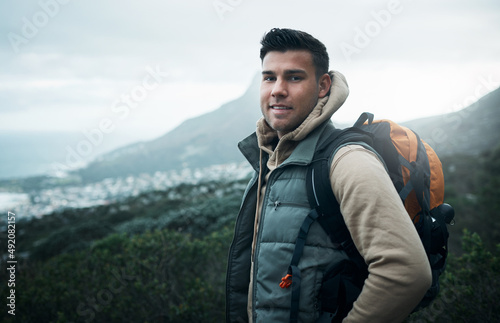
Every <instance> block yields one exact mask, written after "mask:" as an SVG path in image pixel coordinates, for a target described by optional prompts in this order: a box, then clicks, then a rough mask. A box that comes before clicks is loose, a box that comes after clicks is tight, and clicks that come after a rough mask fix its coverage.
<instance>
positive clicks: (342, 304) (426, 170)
mask: <svg viewBox="0 0 500 323" xmlns="http://www.w3.org/2000/svg"><path fill="white" fill-rule="evenodd" d="M353 143H354V144H360V145H363V146H365V147H367V148H368V149H370V150H371V151H373V152H375V153H376V154H377V155H378V156H379V157H380V159H381V160H382V161H383V162H384V163H385V167H386V170H387V172H388V174H389V177H390V178H391V180H392V182H393V184H394V186H395V188H396V190H397V191H398V193H399V196H400V197H401V200H402V203H404V206H405V209H406V211H407V212H408V215H409V216H410V218H411V219H412V221H413V223H414V225H415V229H416V230H417V232H418V234H419V236H420V238H421V240H422V244H423V246H424V249H425V251H426V253H427V256H428V259H429V264H430V267H431V270H432V286H431V288H430V289H429V290H428V291H427V293H426V295H425V296H424V298H423V299H422V301H421V302H420V304H419V305H418V306H417V308H416V309H415V310H418V309H420V308H422V307H425V306H428V305H429V304H430V303H431V302H432V300H433V299H434V298H435V297H436V296H437V294H438V292H439V276H440V275H441V273H442V272H443V271H444V269H445V266H446V258H447V255H448V236H449V234H448V229H447V227H446V224H450V223H451V222H452V221H453V218H454V210H453V208H452V207H451V206H450V205H448V204H445V203H443V200H444V176H443V170H442V165H441V162H440V160H439V158H438V157H437V155H436V153H435V152H434V150H433V149H432V148H431V147H430V146H429V145H428V144H427V143H425V142H424V141H423V140H421V139H420V138H419V136H418V135H417V134H416V133H415V132H413V131H412V130H410V129H408V128H406V127H404V126H401V125H398V124H397V123H395V122H392V121H390V120H377V121H373V115H372V114H370V113H363V114H362V115H361V116H360V117H359V119H358V121H357V122H356V123H355V124H354V126H353V127H351V128H347V129H343V130H340V129H335V128H334V127H333V126H327V127H326V128H325V134H324V135H323V137H322V139H320V142H319V143H318V147H317V148H316V151H315V155H314V157H313V162H312V164H311V165H310V166H309V168H308V173H307V177H306V186H307V192H308V200H309V204H310V206H311V211H310V213H309V215H308V216H307V217H306V219H305V220H304V223H303V224H302V226H301V228H300V230H299V233H298V235H297V240H296V243H295V249H294V253H293V256H292V260H291V263H290V266H289V268H288V272H287V274H286V275H285V276H284V277H283V278H282V281H281V283H280V286H281V287H282V288H288V287H290V286H293V288H292V297H291V302H292V305H291V313H290V322H296V321H297V315H298V304H299V299H300V280H301V279H300V277H301V275H300V270H299V268H298V263H299V260H300V257H301V255H302V251H303V247H304V245H305V240H306V238H307V234H308V232H309V228H310V225H311V224H312V223H313V222H314V221H318V223H319V224H320V225H321V226H322V228H323V229H324V230H325V232H326V233H327V234H328V236H329V237H330V239H331V240H332V242H334V243H335V244H338V245H340V246H341V248H342V249H343V250H344V251H345V252H346V254H347V255H349V258H350V260H349V261H348V262H346V263H343V264H341V266H340V268H332V269H331V270H329V271H328V272H327V273H325V277H324V280H323V283H322V287H321V295H320V298H321V304H322V310H323V317H322V319H323V320H325V322H326V321H328V322H337V321H338V322H340V321H341V320H342V318H343V317H345V316H346V315H347V313H348V312H349V310H350V309H351V308H352V304H353V302H354V301H355V300H356V299H357V297H358V295H359V293H360V292H361V289H362V287H363V283H364V280H365V279H366V277H367V275H368V271H367V265H366V263H365V262H364V259H363V258H362V257H361V255H360V254H359V252H358V251H357V249H356V247H355V246H354V243H353V242H352V238H351V235H350V233H349V230H348V229H347V227H346V225H345V222H344V219H343V217H342V214H341V213H340V206H339V204H338V202H337V200H336V198H335V196H334V194H333V192H332V189H331V185H330V176H329V172H330V164H329V162H330V161H331V156H333V155H334V154H335V153H336V152H337V150H338V149H340V148H341V147H342V146H345V145H348V144H353Z"/></svg>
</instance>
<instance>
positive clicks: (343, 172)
mask: <svg viewBox="0 0 500 323" xmlns="http://www.w3.org/2000/svg"><path fill="white" fill-rule="evenodd" d="M330 180H331V184H332V189H333V192H334V194H335V197H336V198H337V200H338V202H339V204H340V209H341V212H342V215H343V216H344V219H345V222H346V225H347V228H348V229H349V231H350V233H351V236H352V239H353V241H354V244H355V245H356V247H357V249H358V250H359V252H360V254H361V255H362V256H363V258H364V260H365V262H366V263H367V264H368V278H367V279H366V281H365V284H364V286H363V289H362V291H361V294H360V295H359V297H358V299H357V300H356V302H355V303H354V305H353V308H352V310H351V311H350V312H349V314H348V315H347V317H346V318H345V319H344V322H371V323H376V322H384V323H388V322H401V321H403V320H404V319H405V318H406V317H407V316H408V315H409V314H410V313H411V311H412V310H413V309H414V308H415V306H416V305H417V304H418V303H419V301H420V300H421V299H422V297H423V296H424V294H425V292H426V291H427V289H428V288H429V287H430V285H431V280H432V277H431V271H430V266H429V263H428V260H427V256H426V254H425V251H424V249H423V246H422V243H421V241H420V238H419V236H418V234H417V232H416V230H415V228H414V226H413V223H412V222H411V220H410V218H409V216H408V214H407V213H406V210H405V209H404V207H403V204H402V203H401V200H400V198H399V195H398V194H397V192H396V189H395V188H394V186H393V184H392V182H391V180H390V178H389V176H388V174H387V172H386V171H385V168H384V166H383V165H382V163H381V162H380V160H379V159H378V158H377V156H376V155H375V154H374V153H373V152H371V151H369V150H367V149H365V148H363V147H362V146H358V145H349V146H345V147H343V148H341V149H340V150H339V151H338V152H337V154H336V155H335V156H334V159H333V161H332V166H331V170H330Z"/></svg>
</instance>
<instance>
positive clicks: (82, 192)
mask: <svg viewBox="0 0 500 323" xmlns="http://www.w3.org/2000/svg"><path fill="white" fill-rule="evenodd" d="M251 171H252V169H251V168H250V166H248V164H247V163H239V164H236V163H233V164H225V165H215V166H210V167H207V168H203V169H194V170H192V169H183V170H181V171H166V172H156V173H154V174H140V175H138V176H127V177H120V178H106V179H104V180H102V181H99V182H95V183H91V184H86V185H64V186H56V187H48V188H42V189H40V190H36V191H31V192H22V193H10V192H0V212H1V213H5V214H6V213H7V212H13V213H15V214H16V216H17V218H31V217H41V216H42V215H44V214H49V213H52V212H55V211H59V210H63V209H65V208H85V207H92V206H97V205H106V204H112V203H116V202H119V201H120V200H122V199H125V198H128V197H131V196H137V195H139V194H141V193H144V192H148V191H155V190H166V189H168V188H171V187H175V186H178V185H180V184H182V183H186V184H195V185H196V184H200V183H203V182H208V181H226V180H227V181H233V180H238V179H243V178H247V177H248V176H250V174H251Z"/></svg>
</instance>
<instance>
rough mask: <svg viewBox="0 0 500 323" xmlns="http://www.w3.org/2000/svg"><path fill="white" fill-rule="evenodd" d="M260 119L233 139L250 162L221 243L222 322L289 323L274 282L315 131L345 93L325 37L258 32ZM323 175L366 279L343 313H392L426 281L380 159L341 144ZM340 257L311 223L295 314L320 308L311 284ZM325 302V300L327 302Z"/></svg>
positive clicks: (402, 312) (378, 316)
mask: <svg viewBox="0 0 500 323" xmlns="http://www.w3.org/2000/svg"><path fill="white" fill-rule="evenodd" d="M261 44H262V48H261V60H262V83H261V93H260V105H261V109H262V114H263V118H262V119H260V120H259V121H258V123H257V130H256V132H255V133H254V134H252V135H251V136H249V137H248V138H246V139H244V140H243V141H242V142H240V144H239V148H240V150H241V151H242V153H243V154H244V155H245V157H246V158H247V159H248V161H249V162H250V164H251V165H252V166H253V167H254V169H255V175H254V177H253V178H252V179H251V181H250V183H249V185H248V188H247V190H246V192H245V194H244V197H243V203H242V205H241V209H240V213H239V215H238V218H237V221H236V226H235V237H234V240H233V243H232V246H231V249H230V252H229V259H228V273H227V282H226V284H227V295H226V312H227V321H228V322H247V321H249V322H273V323H274V322H288V321H289V319H290V309H291V305H290V299H291V293H292V288H288V289H283V288H280V285H279V283H280V282H281V278H282V277H283V276H284V275H285V274H286V273H287V269H288V266H289V264H290V259H291V257H292V253H293V250H294V244H295V241H296V238H297V233H298V230H299V227H300V225H301V224H302V222H303V220H304V218H305V217H306V216H307V214H308V212H309V209H310V207H309V203H308V200H307V195H306V186H305V174H306V170H307V166H308V165H309V164H310V162H311V160H312V156H313V154H314V150H315V147H316V145H317V143H318V141H320V139H321V135H322V131H323V130H324V129H325V127H326V125H327V124H328V123H330V122H331V121H330V118H331V117H332V115H333V113H334V112H335V111H336V110H337V109H338V108H340V106H341V105H342V104H343V103H344V101H345V99H346V98H347V95H348V86H347V83H346V81H345V78H344V76H343V75H342V74H340V73H338V72H328V61H329V58H328V54H327V52H326V48H325V46H324V45H323V44H322V43H321V42H320V41H318V40H317V39H315V38H314V37H312V36H311V35H309V34H307V33H304V32H301V31H296V30H290V29H272V30H271V31H270V32H268V33H267V34H266V35H265V36H264V38H263V39H262V42H261ZM330 181H331V186H332V189H333V192H334V195H335V197H336V199H337V201H338V202H339V204H340V208H341V211H342V216H343V217H344V220H345V223H346V225H347V228H348V230H349V232H350V234H351V236H352V239H353V241H354V243H355V245H356V247H357V249H358V251H359V252H360V254H361V256H362V257H363V258H364V260H365V262H366V263H367V265H368V278H367V279H366V280H365V283H364V286H363V289H362V291H361V294H360V295H359V297H358V299H357V301H356V302H355V303H354V305H353V308H352V310H351V311H350V312H349V313H348V315H347V317H346V318H345V319H344V322H384V323H386V322H400V321H402V320H404V319H405V318H406V317H407V316H408V315H409V314H410V313H411V311H412V310H413V309H414V308H415V306H416V305H417V304H418V303H419V301H420V300H421V298H422V297H423V295H424V294H425V292H426V290H427V289H428V288H429V287H430V284H431V272H430V267H429V264H428V260H427V256H426V254H425V251H424V249H423V247H422V243H421V241H420V239H419V237H418V235H417V233H416V230H415V229H414V227H413V224H412V222H411V221H410V219H409V217H408V215H407V213H406V211H405V209H404V207H403V205H402V203H401V201H400V198H399V196H398V194H397V192H396V190H395V188H394V186H393V184H392V182H391V180H390V179H389V176H388V175H387V173H386V171H385V169H384V166H383V165H382V163H381V162H380V160H378V158H377V156H376V155H375V154H374V153H372V152H371V151H370V150H368V149H365V148H363V147H362V146H359V145H354V144H352V145H347V146H344V147H342V148H341V149H339V150H338V152H337V153H336V154H335V156H332V161H331V170H330ZM345 258H346V255H345V253H344V252H343V251H342V250H340V249H339V248H338V246H336V245H335V244H333V243H332V242H331V241H330V240H329V239H328V237H327V235H326V233H325V232H324V231H323V229H322V228H321V226H320V225H319V224H318V223H313V224H312V225H311V228H310V231H309V234H308V236H307V240H306V246H305V247H304V250H303V254H302V257H301V258H300V262H299V267H300V270H301V275H302V283H301V287H300V295H301V296H300V304H299V314H298V315H299V316H298V318H299V321H300V322H315V321H317V320H318V319H319V318H320V316H321V314H322V313H321V312H322V310H321V308H322V306H324V304H321V301H320V298H319V291H320V288H321V283H322V279H323V277H324V275H325V273H326V271H327V270H328V269H329V268H332V267H334V266H335V265H336V264H338V263H340V262H341V261H342V260H344V259H345ZM330 305H331V304H330Z"/></svg>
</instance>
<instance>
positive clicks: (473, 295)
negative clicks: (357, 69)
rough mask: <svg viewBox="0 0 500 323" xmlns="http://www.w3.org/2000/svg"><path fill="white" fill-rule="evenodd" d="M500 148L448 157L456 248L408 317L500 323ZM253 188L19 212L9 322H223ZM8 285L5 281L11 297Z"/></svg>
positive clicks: (184, 190)
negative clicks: (429, 300)
mask: <svg viewBox="0 0 500 323" xmlns="http://www.w3.org/2000/svg"><path fill="white" fill-rule="evenodd" d="M499 158H500V147H499V148H497V149H495V150H492V151H490V152H488V153H485V154H482V155H480V156H479V157H470V156H461V155H460V156H458V155H457V156H450V157H447V158H443V165H444V171H445V178H446V180H447V182H446V201H447V202H448V203H450V204H452V205H453V206H454V207H455V209H456V216H455V219H456V224H455V225H454V226H452V227H450V234H451V240H450V251H451V253H452V255H451V257H450V260H449V263H448V269H447V272H446V274H445V275H443V276H442V278H441V282H442V290H441V293H440V296H439V298H438V299H437V300H436V301H435V302H434V303H433V305H432V306H431V307H430V308H427V309H424V310H422V311H420V312H417V313H415V314H414V315H413V316H412V317H410V318H409V319H408V321H409V322H451V321H460V322H495V321H496V322H498V321H500V313H498V311H496V310H495V309H496V306H497V304H498V303H499V302H500V295H499V294H498V290H500V246H498V245H499V243H500V231H499V229H500V228H499V225H498V222H499V221H498V220H499V212H500V204H499V203H500V202H499V201H500V191H499V190H498V184H499V182H500V166H499V163H498V160H499ZM245 187H246V181H231V180H227V181H224V182H206V183H203V184H201V185H196V186H195V185H187V184H184V185H180V186H177V187H175V188H172V189H169V190H166V191H152V192H148V193H144V194H142V195H140V196H138V197H134V198H129V199H127V200H126V201H123V202H120V203H119V204H112V205H106V206H98V207H92V208H86V209H67V210H65V211H63V212H59V213H53V214H49V215H46V216H44V217H42V218H40V219H31V220H19V221H17V223H16V230H17V232H16V234H17V236H16V248H17V249H16V255H18V256H21V255H23V256H24V259H18V264H17V272H16V286H15V290H16V316H15V317H13V316H11V315H7V314H6V312H7V309H5V308H4V311H3V313H2V316H3V319H2V321H4V322H42V323H43V322H200V321H203V322H223V321H224V320H225V316H224V306H225V305H224V294H225V285H224V284H225V270H226V261H227V260H226V256H227V251H228V247H229V244H230V242H231V239H232V230H233V225H234V220H235V217H236V214H237V212H238V208H239V205H240V201H241V196H242V194H243V191H244V189H245ZM466 229H467V230H466ZM5 238H6V232H2V237H1V239H2V241H5ZM3 250H5V249H3ZM4 252H5V251H4ZM4 259H5V258H4ZM2 268H5V263H4V265H3V267H2ZM7 275H8V272H6V271H5V270H2V271H1V273H0V280H1V281H2V282H5V281H7V280H8V277H7ZM9 293H10V290H9V288H8V287H7V284H2V286H1V287H0V295H1V297H2V299H4V300H5V299H6V297H8V296H9Z"/></svg>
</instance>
